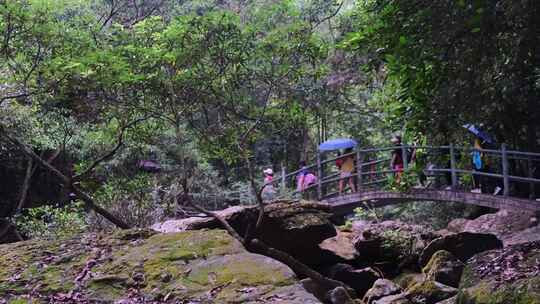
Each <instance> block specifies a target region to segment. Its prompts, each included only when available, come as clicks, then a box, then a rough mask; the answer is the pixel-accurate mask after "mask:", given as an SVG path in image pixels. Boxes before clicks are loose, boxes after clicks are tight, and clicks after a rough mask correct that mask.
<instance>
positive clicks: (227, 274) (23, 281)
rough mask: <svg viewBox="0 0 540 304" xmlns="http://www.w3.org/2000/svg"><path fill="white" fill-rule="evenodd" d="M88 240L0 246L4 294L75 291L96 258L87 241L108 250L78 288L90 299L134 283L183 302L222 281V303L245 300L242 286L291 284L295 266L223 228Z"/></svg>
mask: <svg viewBox="0 0 540 304" xmlns="http://www.w3.org/2000/svg"><path fill="white" fill-rule="evenodd" d="M88 238H89V239H85V236H82V237H81V238H74V239H72V240H63V241H61V242H35V241H32V242H28V243H23V244H17V245H12V246H4V247H2V246H0V254H1V255H3V256H4V258H3V259H1V260H0V298H7V297H8V296H14V295H20V294H28V293H29V291H30V290H32V289H36V291H37V292H39V293H42V294H44V295H48V294H49V295H50V294H54V293H57V292H67V291H69V290H71V289H72V288H74V281H75V277H76V276H77V275H78V274H79V273H80V272H81V270H82V269H83V268H84V267H85V266H86V264H87V262H88V261H89V260H90V259H91V258H95V256H94V251H90V250H88V247H87V246H88V244H92V245H93V246H96V245H97V247H99V248H100V249H106V250H104V251H103V255H102V256H101V257H100V258H99V259H98V263H97V265H95V266H94V267H93V268H92V270H91V271H92V277H91V278H87V279H86V280H85V281H84V282H83V284H84V285H83V288H82V289H81V290H82V291H83V292H84V293H85V296H88V297H90V298H95V299H100V300H102V301H106V302H114V301H115V300H118V299H119V298H122V297H125V296H126V295H127V294H128V293H129V289H130V288H131V287H134V286H135V285H137V287H138V288H141V289H142V292H143V293H144V294H145V295H148V296H149V297H159V296H161V297H162V296H164V295H166V294H168V293H171V294H172V295H173V296H176V297H177V298H178V299H191V298H193V299H196V298H198V297H204V296H206V293H207V292H208V290H211V289H212V288H214V287H217V286H220V285H223V286H225V287H224V288H223V290H220V291H219V292H218V294H216V295H215V296H216V297H217V298H219V299H222V300H219V301H218V302H222V303H225V302H234V301H236V300H237V298H238V297H241V296H242V295H243V293H242V292H240V291H238V290H241V289H242V288H243V287H244V286H250V287H256V288H257V292H266V291H269V292H271V291H272V290H274V289H276V288H278V287H280V286H288V285H292V284H294V276H293V274H292V272H291V271H290V270H288V269H287V268H286V267H284V266H283V265H282V264H280V263H277V262H273V261H270V260H268V259H266V258H263V257H261V256H257V255H253V254H249V253H247V252H246V251H245V250H244V249H243V247H242V245H241V244H240V243H239V242H238V241H236V240H235V239H234V238H232V237H230V236H229V235H228V234H227V233H226V232H225V231H223V230H200V231H188V232H180V233H171V234H153V233H147V232H145V231H144V230H134V231H123V232H116V233H114V234H112V235H105V236H103V237H96V236H89V237H88ZM134 274H137V275H139V274H142V275H143V277H144V281H142V282H140V281H138V283H137V284H136V283H135V280H134ZM14 276H16V277H15V279H12V280H10V278H12V277H14ZM15 303H16V302H15Z"/></svg>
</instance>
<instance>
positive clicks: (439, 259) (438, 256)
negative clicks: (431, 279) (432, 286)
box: [422, 250, 456, 274]
mask: <svg viewBox="0 0 540 304" xmlns="http://www.w3.org/2000/svg"><path fill="white" fill-rule="evenodd" d="M455 259H456V258H455V257H454V255H453V254H452V253H450V252H448V251H446V250H439V251H437V252H435V254H433V256H431V259H429V262H428V263H427V265H426V266H424V268H422V272H423V273H424V274H428V273H429V272H430V270H432V269H439V268H441V266H442V265H443V264H444V263H446V262H447V261H451V260H455Z"/></svg>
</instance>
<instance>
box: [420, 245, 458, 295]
mask: <svg viewBox="0 0 540 304" xmlns="http://www.w3.org/2000/svg"><path fill="white" fill-rule="evenodd" d="M464 267H465V264H464V263H463V262H461V261H460V260H458V259H457V258H456V257H454V255H453V254H451V253H450V252H448V251H445V250H439V251H437V252H436V253H435V254H434V255H433V256H432V257H431V259H430V260H429V263H428V264H427V265H426V267H424V269H423V272H424V274H425V275H426V278H427V279H428V280H433V281H437V282H439V283H442V284H445V285H448V286H452V287H458V286H459V281H460V279H461V274H462V273H463V268H464Z"/></svg>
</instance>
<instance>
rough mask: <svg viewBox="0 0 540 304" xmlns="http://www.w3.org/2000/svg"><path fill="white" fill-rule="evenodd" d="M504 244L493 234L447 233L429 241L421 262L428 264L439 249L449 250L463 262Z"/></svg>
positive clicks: (421, 256) (421, 263)
mask: <svg viewBox="0 0 540 304" xmlns="http://www.w3.org/2000/svg"><path fill="white" fill-rule="evenodd" d="M502 246H503V244H502V242H501V241H500V240H499V239H498V238H497V237H496V236H494V235H492V234H484V233H471V232H462V233H458V234H452V235H447V236H444V237H440V238H438V239H435V240H433V241H432V242H431V243H429V245H427V247H426V248H425V249H424V250H423V251H422V254H421V255H420V260H419V263H420V265H422V266H424V265H426V264H427V262H428V261H429V259H430V258H431V256H433V254H434V253H435V252H437V251H439V250H446V251H449V252H450V253H452V254H453V255H454V256H455V257H457V258H458V259H459V260H461V261H462V262H466V261H467V260H468V259H469V258H471V257H472V256H474V255H475V254H477V253H480V252H483V251H487V250H491V249H497V248H502Z"/></svg>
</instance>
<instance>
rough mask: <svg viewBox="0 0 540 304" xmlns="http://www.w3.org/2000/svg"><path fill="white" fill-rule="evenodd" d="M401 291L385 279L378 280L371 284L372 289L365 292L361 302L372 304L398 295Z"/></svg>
mask: <svg viewBox="0 0 540 304" xmlns="http://www.w3.org/2000/svg"><path fill="white" fill-rule="evenodd" d="M401 291H402V290H401V288H400V287H399V286H398V285H397V284H396V283H394V282H392V281H390V280H387V279H378V280H377V281H375V283H374V284H373V287H371V289H370V290H368V291H367V292H366V294H365V295H364V299H363V300H364V302H366V303H367V304H373V303H374V302H375V301H377V300H379V299H382V298H384V297H388V296H392V295H397V294H400V293H401Z"/></svg>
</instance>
